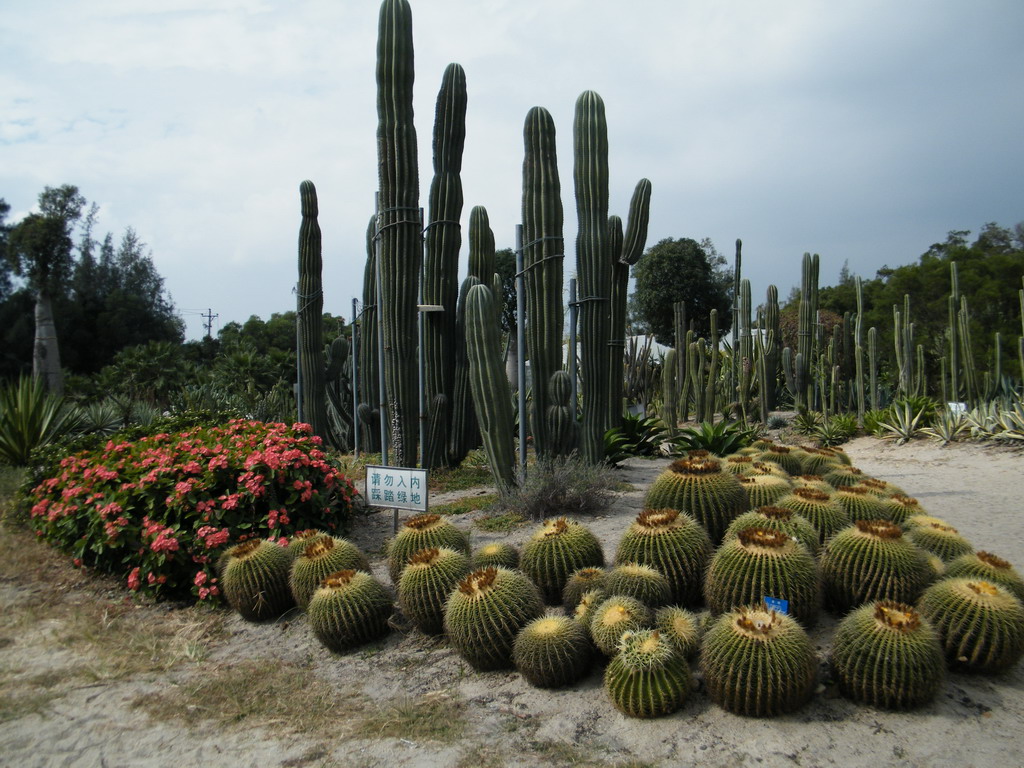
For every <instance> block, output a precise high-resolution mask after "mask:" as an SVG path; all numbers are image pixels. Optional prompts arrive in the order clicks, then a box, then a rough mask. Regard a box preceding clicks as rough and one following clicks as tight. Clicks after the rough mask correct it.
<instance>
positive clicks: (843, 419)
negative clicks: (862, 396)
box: [809, 413, 857, 448]
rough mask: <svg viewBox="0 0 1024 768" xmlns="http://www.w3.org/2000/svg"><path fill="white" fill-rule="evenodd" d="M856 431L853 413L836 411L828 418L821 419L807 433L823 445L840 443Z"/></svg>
mask: <svg viewBox="0 0 1024 768" xmlns="http://www.w3.org/2000/svg"><path fill="white" fill-rule="evenodd" d="M856 433H857V416H856V414H853V413H837V414H836V415H835V416H832V417H831V418H829V419H822V421H821V422H819V423H818V425H817V426H816V427H814V429H812V430H811V432H810V433H809V434H810V436H811V437H813V438H814V439H815V440H817V441H818V444H819V445H821V446H823V447H826V448H827V447H830V446H833V445H841V444H842V443H845V442H846V441H847V440H849V439H850V438H851V437H853V436H854V435H855V434H856Z"/></svg>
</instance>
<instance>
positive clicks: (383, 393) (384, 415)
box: [373, 192, 398, 516]
mask: <svg viewBox="0 0 1024 768" xmlns="http://www.w3.org/2000/svg"><path fill="white" fill-rule="evenodd" d="M374 211H375V213H376V217H377V233H376V234H375V235H374V241H375V242H374V245H373V247H374V250H375V251H376V253H377V258H376V262H377V263H376V267H377V367H378V375H377V381H378V384H379V386H380V463H381V464H382V465H383V466H385V467H389V466H391V464H390V463H389V462H388V407H387V388H386V386H385V383H384V381H385V380H384V333H383V328H381V322H382V319H383V312H382V311H381V310H382V308H383V307H384V300H383V298H382V296H383V293H382V288H383V286H382V285H381V279H380V251H381V248H380V193H379V192H378V193H377V202H376V203H375V205H374ZM395 515H396V516H397V515H398V512H397V511H396V512H395Z"/></svg>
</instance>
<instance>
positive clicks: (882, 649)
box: [829, 600, 946, 709]
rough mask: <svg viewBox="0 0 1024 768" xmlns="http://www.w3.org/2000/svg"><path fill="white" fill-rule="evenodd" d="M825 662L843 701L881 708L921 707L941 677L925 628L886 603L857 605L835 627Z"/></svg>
mask: <svg viewBox="0 0 1024 768" xmlns="http://www.w3.org/2000/svg"><path fill="white" fill-rule="evenodd" d="M829 661H830V662H831V665H832V669H833V670H834V671H835V675H836V680H837V681H838V682H839V690H840V691H841V692H842V694H843V695H844V696H846V697H847V698H850V699H853V700H854V701H857V702H859V703H861V704H867V705H869V706H872V707H881V708H883V709H912V708H914V707H920V706H923V705H925V704H927V703H928V702H930V701H931V700H932V699H934V698H935V696H936V694H937V693H938V692H939V690H940V689H941V688H942V683H943V680H944V679H945V672H946V664H945V660H944V659H943V656H942V648H941V646H940V645H939V639H938V635H937V634H936V632H935V630H934V629H933V628H932V626H931V624H930V623H929V622H928V621H927V620H925V619H922V618H921V615H920V614H919V613H918V612H917V611H915V610H914V609H913V608H912V607H911V606H909V605H905V604H904V603H896V602H892V601H889V600H882V601H879V602H875V603H868V604H867V605H863V606H861V607H860V608H857V609H856V610H854V611H851V612H850V613H849V614H848V615H847V616H846V617H845V618H844V619H843V620H842V621H841V622H840V624H839V626H838V627H837V628H836V634H835V638H834V640H833V642H832V653H831V655H830V657H829Z"/></svg>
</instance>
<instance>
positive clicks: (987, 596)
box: [917, 578, 1024, 673]
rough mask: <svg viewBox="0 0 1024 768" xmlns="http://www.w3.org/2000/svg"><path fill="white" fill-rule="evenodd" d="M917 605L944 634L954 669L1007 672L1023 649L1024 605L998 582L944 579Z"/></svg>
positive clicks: (940, 636) (922, 596) (947, 653)
mask: <svg viewBox="0 0 1024 768" xmlns="http://www.w3.org/2000/svg"><path fill="white" fill-rule="evenodd" d="M917 608H918V610H919V611H920V612H921V614H922V615H923V616H924V617H925V618H926V619H928V620H929V621H930V622H931V623H932V625H933V626H934V627H935V630H936V631H937V632H938V633H939V639H940V642H941V643H942V649H943V652H944V653H945V656H946V662H947V663H948V664H949V666H950V667H951V668H953V669H959V670H963V671H966V672H982V673H995V672H1002V671H1003V670H1005V669H1009V668H1010V667H1012V666H1013V665H1014V664H1016V663H1017V661H1018V660H1019V659H1020V657H1021V654H1024V606H1022V605H1021V603H1020V601H1019V600H1018V599H1017V598H1015V597H1014V596H1013V595H1011V594H1010V593H1009V592H1008V591H1007V590H1006V589H1004V588H1003V587H1000V586H999V585H998V584H995V583H993V582H990V581H984V580H981V579H971V578H959V579H952V578H949V579H942V580H941V581H938V582H936V583H935V584H932V586H930V587H928V589H926V590H925V592H924V594H923V595H921V599H920V601H919V602H918V605H917Z"/></svg>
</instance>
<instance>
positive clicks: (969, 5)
mask: <svg viewBox="0 0 1024 768" xmlns="http://www.w3.org/2000/svg"><path fill="white" fill-rule="evenodd" d="M4 6H5V7H4V9H3V13H2V14H0V197H4V198H6V200H7V201H8V202H9V203H10V204H11V206H12V209H13V210H12V214H13V218H14V219H15V220H16V219H17V218H18V217H20V216H22V215H24V214H25V213H27V212H28V211H29V210H31V209H32V206H33V205H34V204H35V202H36V198H37V196H38V194H39V192H40V191H41V190H42V189H43V188H44V187H45V186H47V185H50V186H57V185H60V184H65V183H70V184H75V185H77V186H78V187H79V188H80V190H81V192H82V193H83V194H84V195H85V197H86V198H88V199H89V200H90V201H96V202H97V203H98V204H99V205H100V206H101V215H100V219H99V225H98V229H99V230H100V234H101V235H102V233H103V232H106V231H108V230H109V231H113V232H114V233H115V235H116V236H118V237H119V236H120V234H121V233H122V232H123V230H124V228H125V227H127V226H132V227H134V228H135V229H136V231H137V232H138V234H139V236H140V237H141V238H142V239H143V240H144V241H145V242H146V243H147V244H148V245H149V246H150V248H151V249H152V254H153V259H154V261H155V263H156V266H157V269H158V270H159V271H160V273H161V274H162V275H163V276H164V277H165V278H166V285H167V288H168V290H169V292H170V293H171V295H172V297H173V299H174V301H175V303H176V305H177V306H178V307H179V308H180V309H181V310H182V311H183V314H184V316H185V319H186V321H187V324H188V335H189V337H191V338H195V337H198V336H199V335H201V333H202V326H201V318H200V317H199V315H198V312H199V311H205V310H206V309H208V308H209V309H212V311H213V312H215V313H217V314H218V315H219V317H218V319H217V321H215V326H214V329H215V330H216V328H217V327H219V326H220V325H222V324H223V323H225V322H227V321H230V320H239V321H242V320H245V319H246V318H247V317H249V316H250V315H252V314H257V315H260V316H262V317H268V316H269V315H270V314H271V313H272V312H280V311H285V310H288V309H291V308H293V307H294V296H293V294H292V290H291V289H292V286H293V284H294V282H295V278H296V239H297V234H298V226H299V194H298V187H299V182H300V181H302V180H303V179H307V178H308V179H312V180H313V181H314V182H315V183H316V186H317V189H318V192H319V202H320V225H321V228H322V230H323V238H324V241H323V242H324V262H325V265H324V280H325V308H326V309H327V310H328V311H331V312H334V313H341V314H344V315H346V316H348V315H349V314H350V312H351V299H352V298H353V297H354V296H357V295H359V291H360V285H361V281H362V268H363V263H364V260H365V247H364V242H363V238H364V233H365V228H366V222H367V220H368V217H369V215H370V213H371V212H372V205H373V195H374V191H375V189H376V182H377V176H376V156H375V152H376V149H375V130H376V103H375V82H374V67H375V61H374V59H375V46H376V36H377V12H378V7H379V6H378V4H377V3H376V2H371V1H370V0H358V1H357V0H292V1H290V2H286V1H285V0H153V1H152V2H140V0H90V2H88V3H82V2H78V1H77V0H34V1H33V2H31V3H30V2H27V1H24V0H23V1H20V2H9V3H5V4H4ZM412 7H413V19H414V34H415V46H416V73H417V75H416V77H417V80H416V105H415V108H416V124H417V130H418V133H419V141H420V169H421V199H422V198H423V197H424V196H425V193H426V190H427V188H428V186H429V179H430V172H431V156H430V136H431V129H432V121H433V111H434V110H433V104H434V99H435V97H436V94H437V89H438V86H439V84H440V78H441V73H442V72H443V70H444V67H445V65H446V64H447V63H448V62H451V61H457V62H459V63H460V64H462V65H463V66H464V67H465V69H466V73H467V81H468V88H469V114H468V121H467V122H468V126H467V139H466V150H465V158H464V166H463V167H464V170H463V183H464V188H465V196H466V210H465V214H464V218H463V224H464V227H467V226H468V213H469V208H470V207H471V206H473V205H484V206H486V207H487V209H488V211H489V213H490V220H491V224H492V226H493V227H494V230H495V237H496V240H497V244H498V247H506V246H511V245H512V244H513V237H514V227H515V225H516V224H517V223H518V221H519V205H520V194H521V165H522V124H523V119H524V117H525V116H526V113H527V111H528V110H529V108H530V107H532V106H534V105H542V106H544V107H546V108H547V109H548V110H549V111H550V112H551V113H552V115H553V116H554V119H555V124H556V127H557V129H558V131H559V153H560V154H559V158H560V169H561V175H562V187H563V202H564V204H565V207H566V232H565V234H566V238H567V243H569V244H570V245H569V248H570V254H569V259H567V265H566V267H567V269H566V271H567V274H568V273H570V272H572V271H573V270H574V266H573V264H574V263H573V261H572V253H571V243H572V242H573V238H574V236H575V215H574V213H573V211H574V210H575V208H574V204H573V200H572V155H571V127H572V112H573V106H574V103H575V100H576V97H577V96H578V95H579V93H580V92H582V91H584V90H588V89H591V90H595V91H597V92H598V93H600V94H601V96H602V97H603V98H604V101H605V105H606V108H607V115H608V129H609V144H610V166H611V203H612V206H611V208H612V210H611V212H612V213H619V214H620V215H623V216H624V215H625V213H626V209H627V206H628V202H629V196H630V194H631V193H632V190H633V187H634V185H635V183H636V181H637V180H638V179H640V178H641V177H645V176H646V177H647V178H650V179H651V181H652V184H653V189H654V192H653V197H652V206H651V224H650V236H649V240H648V244H653V243H655V242H657V241H658V240H660V239H662V238H666V237H693V238H695V239H698V240H699V239H701V238H704V237H710V238H711V239H712V240H713V241H714V243H715V244H716V246H717V247H718V249H719V250H720V251H721V252H722V253H723V254H726V255H727V256H729V257H730V259H731V257H732V253H733V248H734V246H733V243H734V241H735V239H736V238H738V237H739V238H742V239H743V242H744V249H743V251H744V261H743V265H744V273H745V276H746V277H749V278H750V279H751V281H752V284H753V291H754V301H755V303H758V302H759V301H760V300H761V298H762V297H763V295H764V290H765V288H766V287H767V285H768V284H769V283H770V282H774V283H776V284H777V285H778V286H779V289H780V293H781V294H782V295H783V296H785V295H786V294H787V293H788V291H789V289H790V288H791V287H792V286H793V285H795V284H797V283H798V282H799V277H800V275H799V271H800V256H801V254H802V253H803V252H804V251H811V252H817V253H820V254H821V258H822V269H821V282H822V284H823V285H828V284H831V283H834V282H835V280H836V278H837V276H838V273H839V269H840V268H841V266H842V265H843V263H844V262H846V261H848V262H849V265H850V269H851V270H852V271H853V272H854V273H855V274H860V275H862V276H863V277H866V278H867V277H873V276H874V274H875V271H876V270H877V269H878V268H879V267H881V266H883V265H889V266H897V265H900V264H906V263H910V262H913V261H915V260H916V258H917V257H918V256H919V255H920V254H921V253H922V252H923V251H925V250H926V249H927V248H928V246H929V245H930V244H931V243H933V242H937V241H941V240H943V239H944V238H945V234H946V232H947V231H948V230H951V229H970V230H973V231H974V232H977V230H978V229H979V228H980V227H981V226H982V225H983V224H984V223H985V222H987V221H996V222H998V223H1000V224H1002V225H1004V226H1010V225H1012V224H1015V223H1016V222H1018V221H1021V220H1024V174H1022V172H1021V171H1022V169H1024V141H1022V140H1021V137H1022V126H1024V98H1022V97H1021V94H1022V93H1024V44H1022V42H1021V41H1022V39H1024V34H1022V33H1024V4H1022V3H1020V2H1019V0H971V2H966V0H965V1H964V2H953V1H952V0H900V1H899V2H893V1H892V0H885V1H884V2H875V1H874V0H833V1H832V2H827V3H826V2H823V1H820V0H815V1H811V0H807V1H802V0H792V1H790V0H775V2H763V0H714V2H712V0H700V1H698V0H636V2H633V3H631V4H626V3H622V2H621V1H620V0H615V2H612V1H610V0H473V2H469V1H468V0H413V2H412ZM464 258H465V256H464Z"/></svg>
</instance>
